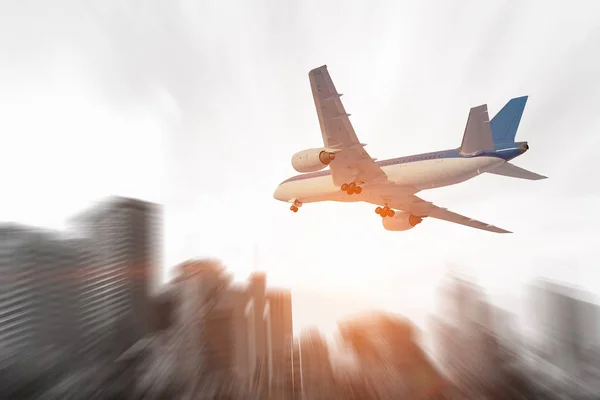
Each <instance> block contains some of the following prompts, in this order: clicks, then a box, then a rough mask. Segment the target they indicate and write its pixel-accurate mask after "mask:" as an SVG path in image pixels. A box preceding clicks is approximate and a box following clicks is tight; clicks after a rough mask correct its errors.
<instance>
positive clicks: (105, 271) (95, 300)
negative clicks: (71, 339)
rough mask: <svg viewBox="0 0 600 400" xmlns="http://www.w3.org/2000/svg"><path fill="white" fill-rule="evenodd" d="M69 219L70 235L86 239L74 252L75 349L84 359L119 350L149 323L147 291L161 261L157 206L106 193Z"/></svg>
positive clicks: (126, 345)
mask: <svg viewBox="0 0 600 400" xmlns="http://www.w3.org/2000/svg"><path fill="white" fill-rule="evenodd" d="M70 223H71V226H72V228H74V229H73V231H72V233H73V235H75V236H78V237H81V238H85V239H87V240H88V243H87V244H85V245H83V244H82V246H81V247H80V252H79V259H80V268H79V271H80V274H79V277H78V286H79V313H80V314H79V320H80V322H81V326H80V328H81V342H80V350H81V354H82V356H84V357H86V358H87V359H90V360H98V359H102V358H105V357H113V356H115V355H119V354H120V353H122V352H124V351H125V350H126V349H128V348H129V347H131V346H133V345H134V344H135V343H136V342H137V341H138V340H140V339H141V338H143V337H144V336H145V335H146V334H148V333H149V331H150V328H151V325H152V321H151V320H150V318H151V315H150V313H149V311H150V306H151V304H150V291H151V289H152V284H153V281H154V274H156V273H157V271H159V268H160V262H161V246H162V243H161V234H162V232H161V224H162V215H161V209H160V207H159V206H158V205H156V204H152V203H147V202H143V201H139V200H134V199H127V198H120V197H112V198H108V199H106V200H104V201H102V202H99V203H98V204H96V205H95V206H93V207H91V208H89V209H87V210H85V211H83V212H81V213H80V214H78V215H76V216H75V217H73V218H72V219H71V220H70ZM115 337H118V339H117V340H115V339H114V338H115ZM111 338H112V339H111Z"/></svg>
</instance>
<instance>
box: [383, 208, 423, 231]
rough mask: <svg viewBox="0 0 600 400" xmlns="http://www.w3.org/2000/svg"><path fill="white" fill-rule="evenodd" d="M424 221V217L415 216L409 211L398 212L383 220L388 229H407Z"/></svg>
mask: <svg viewBox="0 0 600 400" xmlns="http://www.w3.org/2000/svg"><path fill="white" fill-rule="evenodd" d="M422 221H423V218H421V217H415V216H414V215H412V214H411V213H407V212H396V215H394V216H393V217H391V218H384V219H383V220H382V222H383V227H384V228H385V229H386V230H388V231H407V230H409V229H412V228H414V227H415V226H417V225H419V224H420V223H421V222H422Z"/></svg>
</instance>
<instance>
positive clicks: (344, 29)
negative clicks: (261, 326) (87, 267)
mask: <svg viewBox="0 0 600 400" xmlns="http://www.w3.org/2000/svg"><path fill="white" fill-rule="evenodd" d="M582 4H583V3H582ZM63 6H64V9H68V10H70V12H68V13H63V12H61V11H60V10H61V7H60V6H56V4H55V5H54V6H53V7H52V8H50V6H49V5H45V4H43V3H41V2H40V3H39V4H38V7H39V8H40V9H43V10H44V13H45V15H46V17H45V18H44V19H43V20H42V19H40V20H37V21H35V24H36V25H37V26H38V28H37V29H42V31H43V32H44V35H41V34H36V33H33V32H42V31H40V30H34V29H33V28H32V25H30V21H32V20H26V19H25V18H24V17H25V16H27V15H29V14H30V13H31V11H30V9H28V7H30V5H28V4H24V3H23V4H20V3H11V4H6V5H2V6H1V7H2V9H3V10H2V12H0V25H1V26H3V27H4V29H7V30H8V31H10V32H13V33H11V34H10V35H9V34H7V35H0V43H1V44H2V46H0V48H2V49H3V50H2V53H0V56H1V57H2V63H1V64H0V83H1V84H2V86H3V91H2V93H0V107H2V109H3V110H4V113H3V118H2V120H0V131H2V132H5V134H4V135H3V139H4V140H3V142H4V141H6V143H7V146H2V147H3V148H6V151H5V156H3V157H2V159H1V160H0V167H1V168H2V170H3V171H5V175H6V179H5V181H6V185H5V187H4V188H5V189H6V195H4V196H3V197H2V199H0V220H15V221H16V222H22V223H26V224H30V225H34V226H38V225H40V226H46V227H53V228H62V227H63V226H64V221H65V220H66V218H67V217H68V216H69V215H71V214H72V213H73V212H74V211H77V209H80V208H84V207H86V206H87V204H88V203H90V202H93V201H95V200H96V199H98V198H101V197H104V196H106V195H110V194H117V195H122V196H127V197H135V198H140V199H144V200H148V201H153V202H157V203H161V204H164V205H165V220H166V225H165V262H164V265H163V268H164V269H165V270H166V269H167V268H169V267H171V266H174V265H176V264H178V263H179V262H181V261H183V260H186V259H189V258H192V257H202V256H210V257H216V258H219V259H221V260H222V261H223V262H224V264H226V265H227V266H228V267H229V268H230V269H232V271H233V272H234V274H235V276H236V279H243V278H244V277H246V276H248V275H249V274H250V273H251V272H252V271H253V270H254V267H255V260H254V249H255V247H256V246H257V247H258V260H259V261H258V265H259V266H260V269H262V270H265V271H266V272H267V273H268V274H269V277H270V281H271V282H273V284H275V285H277V286H285V287H289V288H291V290H292V292H293V293H297V294H298V295H294V302H297V303H295V318H297V319H296V321H295V322H296V324H295V326H298V329H301V327H302V326H308V325H312V320H315V319H316V320H318V321H320V322H318V325H319V327H323V328H324V330H326V331H331V329H332V328H331V326H332V325H334V324H335V319H334V318H335V316H337V315H339V314H341V313H342V310H346V312H344V315H346V314H348V313H350V314H351V313H352V312H354V311H358V310H361V309H365V308H382V309H386V310H389V311H395V312H398V313H402V314H409V315H410V313H413V314H422V315H425V314H427V313H428V312H430V311H431V309H432V308H434V305H435V304H434V303H435V301H434V292H435V289H436V286H437V284H438V282H439V281H440V280H441V279H442V276H443V274H444V273H445V272H446V271H447V270H448V269H449V268H451V267H452V266H456V265H458V266H460V268H461V269H466V270H467V271H468V272H469V273H470V274H471V275H473V276H474V277H476V278H477V280H478V281H479V283H481V284H482V285H483V286H484V287H486V288H488V289H490V292H491V295H492V297H495V298H497V299H499V300H503V301H513V302H514V301H516V300H514V299H513V297H519V293H521V291H522V290H521V287H522V284H523V283H526V282H529V281H530V280H531V278H532V277H533V276H537V275H544V276H549V277H553V278H555V279H559V280H561V281H565V282H571V283H577V284H579V285H582V286H584V287H585V288H586V289H588V290H591V291H593V292H595V293H598V292H600V287H598V285H599V284H598V283H597V282H599V281H600V280H599V279H598V277H599V275H598V274H599V273H598V272H597V271H595V270H594V267H595V265H594V262H595V260H596V259H597V257H598V255H599V253H598V251H599V250H598V249H597V247H595V246H594V243H593V239H594V237H595V231H596V229H597V226H598V224H599V223H600V214H599V213H598V211H597V209H596V207H595V204H596V203H597V202H598V200H599V196H600V194H599V193H600V187H599V186H598V182H600V179H599V178H600V176H598V173H599V172H598V170H597V169H596V168H594V165H595V164H594V163H593V161H594V158H595V157H594V151H595V146H596V145H597V144H598V136H597V135H596V134H595V131H596V130H597V127H599V126H600V118H598V117H597V114H596V112H595V111H596V109H597V106H598V104H600V98H599V97H598V96H599V95H598V93H600V90H599V89H600V87H599V86H598V85H599V82H598V81H597V79H594V78H595V74H596V72H595V71H597V70H599V69H600V56H599V55H598V53H597V52H596V51H594V49H595V48H597V47H598V43H599V40H600V31H599V30H598V28H597V25H596V24H595V21H597V20H598V18H600V6H599V5H598V4H596V3H594V2H588V3H587V5H586V6H585V7H583V6H581V5H580V7H577V6H575V5H570V6H569V5H564V4H553V3H547V2H543V3H542V2H530V3H527V4H519V5H514V4H510V5H509V3H506V2H499V1H496V2H486V3H485V4H481V3H478V2H463V3H461V5H460V6H459V5H454V6H449V5H445V4H444V5H442V4H437V3H420V4H413V3H411V2H387V3H386V2H376V3H371V2H369V3H367V2H350V3H347V4H345V6H344V13H343V14H344V18H342V16H341V15H340V9H339V5H335V4H334V3H332V2H326V3H322V2H318V3H317V2H314V3H302V4H297V5H295V6H289V5H281V4H278V5H274V4H269V5H267V4H266V3H257V4H254V5H252V6H251V5H249V4H247V3H243V2H240V4H238V5H237V6H236V7H231V6H229V5H228V6H225V5H224V4H219V3H215V4H210V3H203V4H191V3H189V2H181V3H180V4H179V7H175V6H173V7H164V8H163V7H162V6H161V5H160V3H158V2H155V3H150V2H149V3H145V5H144V8H141V7H140V8H138V7H136V6H132V5H130V6H129V8H127V7H124V8H123V9H117V8H113V7H112V6H110V5H106V6H105V7H104V8H102V7H94V6H92V5H84V4H83V3H81V4H78V5H68V4H67V3H66V2H65V3H64V5H63ZM67 7H73V8H67ZM540 9H543V12H541V11H540ZM78 15H85V17H81V18H80V17H76V16H78ZM131 15H135V16H136V18H134V19H132V18H130V17H131ZM11 16H12V17H15V18H11ZM161 18H163V19H162V20H161ZM159 21H165V22H164V24H165V25H166V27H165V26H163V25H161V24H159V23H158V22H159ZM161 23H162V22H161ZM31 24H33V22H31ZM558 27H560V28H558ZM132 48H134V49H136V51H131V50H130V49H132ZM325 63H326V64H327V65H328V66H329V68H330V69H331V72H332V74H334V75H335V80H336V86H337V88H338V90H339V91H340V93H345V96H344V104H345V106H346V109H347V111H348V112H349V113H351V114H352V117H351V119H352V123H353V124H354V127H355V129H356V131H357V134H358V135H359V136H360V137H361V140H363V141H365V142H366V143H368V144H369V152H370V154H372V155H373V156H374V157H378V158H380V159H384V158H386V157H393V156H397V155H398V154H411V153H418V152H420V151H426V150H431V149H434V150H435V149H438V148H439V149H442V148H447V147H452V146H458V145H459V144H460V143H459V140H460V136H461V133H462V131H463V129H464V124H465V122H466V118H467V114H468V110H469V108H470V107H472V106H475V105H478V104H482V103H487V104H488V105H489V109H490V114H493V113H495V112H496V111H497V110H498V109H499V108H500V107H501V106H502V105H503V104H504V103H505V101H506V100H507V99H509V98H511V97H514V96H518V95H529V96H530V98H529V102H528V105H527V110H526V113H525V115H524V116H523V119H522V121H521V126H520V130H519V134H520V135H521V136H522V137H523V138H524V139H526V140H528V141H529V143H530V146H531V147H532V150H534V151H531V152H529V153H528V154H527V155H526V156H524V157H522V160H520V164H519V165H521V166H523V167H524V168H531V169H532V170H535V171H537V172H540V173H543V174H544V175H547V176H549V177H550V179H548V180H545V181H543V182H541V183H540V184H539V185H535V186H532V185H529V184H528V182H519V181H513V180H510V179H508V178H502V177H495V176H481V177H478V178H476V179H474V180H472V181H470V182H468V183H465V184H464V185H462V186H459V187H453V188H447V189H442V190H440V191H437V192H426V193H427V196H428V199H429V200H431V201H433V202H436V203H440V204H444V205H445V206H447V207H448V208H451V209H453V210H454V211H456V212H466V211H468V212H469V215H470V216H472V217H474V218H478V219H481V220H485V221H490V222H492V223H494V224H497V225H499V226H502V227H506V228H507V229H510V230H514V231H515V233H514V234H513V235H511V236H510V237H508V238H505V237H502V238H499V237H497V236H496V235H491V234H487V233H485V232H470V231H469V229H468V228H463V227H459V226H451V225H450V226H446V225H445V224H444V223H443V222H437V221H427V224H422V225H420V226H419V227H417V228H416V229H414V230H412V231H409V232H404V233H392V232H386V231H384V230H383V228H382V227H381V222H380V220H379V219H378V218H377V216H376V215H374V213H373V210H372V207H371V206H370V205H367V204H340V205H333V204H318V205H307V206H305V207H303V209H302V210H301V212H299V213H298V214H297V215H294V214H292V213H290V212H289V209H288V207H286V206H285V205H284V204H283V205H282V204H280V203H278V202H277V201H275V200H274V199H273V198H272V193H273V190H274V189H275V187H276V185H277V184H278V183H279V182H281V181H282V180H283V179H285V178H287V177H288V176H289V175H291V174H293V169H292V167H291V163H290V156H291V154H293V153H294V152H295V151H298V150H301V149H304V148H310V147H314V146H317V145H319V144H320V142H319V141H320V138H319V133H318V132H319V127H318V121H317V116H316V113H315V110H314V104H313V103H312V99H311V95H310V87H309V85H308V78H307V73H308V71H309V70H310V69H311V68H314V67H316V66H319V65H322V64H325ZM433 113H435V114H433ZM263 144H267V146H265V147H264V148H263V147H261V146H262V145H263ZM8 171H10V172H8ZM3 180H4V179H3ZM350 221H351V222H350ZM358 246H360V249H361V250H360V251H354V250H353V249H355V248H357V247H358ZM498 249H502V250H503V251H498ZM506 249H509V250H508V251H504V250H506ZM165 280H166V279H165ZM415 281H418V283H415ZM303 296H304V297H305V298H306V300H302V297H303ZM311 299H312V300H311ZM316 299H320V300H316ZM311 301H312V303H311ZM302 303H304V304H305V305H302ZM307 304H310V305H307ZM316 305H319V306H320V307H319V310H320V311H319V312H318V313H315V311H314V310H315V306H316ZM407 309H408V311H410V312H407ZM315 314H318V315H315Z"/></svg>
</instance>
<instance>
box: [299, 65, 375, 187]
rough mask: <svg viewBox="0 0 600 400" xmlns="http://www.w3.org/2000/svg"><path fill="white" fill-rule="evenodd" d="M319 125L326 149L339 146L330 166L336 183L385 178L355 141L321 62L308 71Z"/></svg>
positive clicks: (373, 180) (333, 87) (352, 131)
mask: <svg viewBox="0 0 600 400" xmlns="http://www.w3.org/2000/svg"><path fill="white" fill-rule="evenodd" d="M308 77H309V80H310V87H311V89H312V94H313V99H314V101H315V107H316V109H317V115H318V116H319V125H320V126H321V134H322V135H323V144H324V145H325V147H326V148H331V149H339V150H340V151H339V152H338V153H336V157H335V160H333V161H332V162H331V163H330V165H329V167H330V169H331V175H332V177H333V182H334V184H335V185H337V186H341V185H342V184H343V183H350V182H352V181H354V180H356V181H358V182H363V183H379V182H385V181H386V180H387V176H386V174H385V173H384V172H383V170H382V169H381V168H380V167H379V166H378V165H377V164H376V163H375V160H374V159H373V158H372V157H371V156H370V155H369V153H367V151H366V150H365V149H364V146H365V145H364V144H362V143H360V142H359V141H358V138H357V137H356V133H354V128H353V127H352V124H351V123H350V119H349V118H348V117H349V116H350V114H348V113H346V110H345V109H344V105H343V104H342V101H341V100H340V97H341V96H342V95H341V94H339V93H338V92H337V90H336V88H335V86H334V84H333V81H332V80H331V76H330V75H329V72H328V71H327V66H326V65H323V66H321V67H319V68H315V69H313V70H312V71H310V72H309V73H308Z"/></svg>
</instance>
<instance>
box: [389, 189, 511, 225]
mask: <svg viewBox="0 0 600 400" xmlns="http://www.w3.org/2000/svg"><path fill="white" fill-rule="evenodd" d="M389 206H390V207H391V208H395V209H399V210H402V211H406V212H409V213H411V214H413V215H415V216H418V217H429V218H435V219H441V220H444V221H448V222H454V223H455V224H460V225H465V226H469V227H471V228H476V229H481V230H484V231H489V232H495V233H512V232H510V231H507V230H505V229H502V228H498V227H497V226H494V225H490V224H487V223H485V222H481V221H477V220H476V219H473V218H469V217H465V216H464V215H460V214H456V213H454V212H452V211H448V210H447V209H446V208H441V207H438V206H436V205H434V204H433V203H431V202H429V201H425V200H423V199H421V198H420V197H417V196H415V195H404V196H398V197H396V198H395V199H393V200H392V201H390V202H389Z"/></svg>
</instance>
